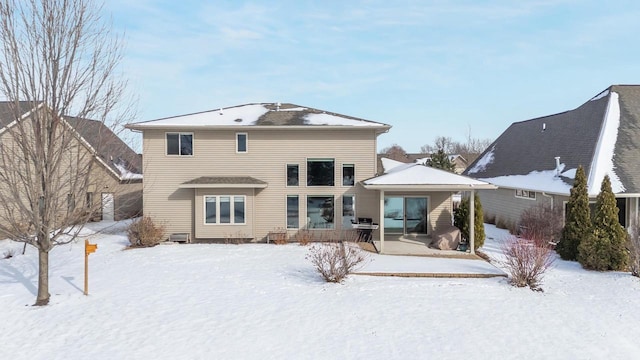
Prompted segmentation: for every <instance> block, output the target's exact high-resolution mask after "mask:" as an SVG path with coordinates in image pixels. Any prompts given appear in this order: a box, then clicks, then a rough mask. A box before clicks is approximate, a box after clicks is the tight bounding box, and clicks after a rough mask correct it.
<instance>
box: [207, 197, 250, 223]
mask: <svg viewBox="0 0 640 360" xmlns="http://www.w3.org/2000/svg"><path fill="white" fill-rule="evenodd" d="M245 202H246V197H245V196H244V195H205V196H204V223H205V224H223V225H226V224H237V225H244V224H245V223H246V219H245Z"/></svg>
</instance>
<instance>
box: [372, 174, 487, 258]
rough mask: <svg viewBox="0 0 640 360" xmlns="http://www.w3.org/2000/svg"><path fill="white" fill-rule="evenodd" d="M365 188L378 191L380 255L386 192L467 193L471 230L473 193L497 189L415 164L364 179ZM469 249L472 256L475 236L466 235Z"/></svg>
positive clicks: (383, 249) (382, 240)
mask: <svg viewBox="0 0 640 360" xmlns="http://www.w3.org/2000/svg"><path fill="white" fill-rule="evenodd" d="M361 183H362V186H364V188H365V189H370V190H378V191H379V194H380V219H381V220H380V228H379V230H380V252H381V253H384V252H385V246H384V235H385V233H384V232H385V231H384V221H383V220H382V219H384V197H385V191H398V192H417V191H443V192H445V191H446V192H457V191H469V192H470V193H471V194H470V195H471V196H470V201H469V208H470V211H469V228H470V229H473V228H474V221H475V214H474V193H475V191H476V190H492V189H497V188H498V187H497V186H495V185H493V184H490V183H487V182H484V181H480V180H475V179H472V178H470V177H467V176H463V175H458V174H454V173H452V172H448V171H445V170H441V169H436V168H432V167H430V166H425V165H422V164H418V163H411V164H401V165H397V166H394V167H392V168H389V169H387V170H386V171H385V173H384V174H382V175H379V176H375V177H372V178H369V179H367V180H363V181H362V182H361ZM469 249H470V252H471V254H474V253H475V251H474V234H473V231H472V232H471V233H470V234H469Z"/></svg>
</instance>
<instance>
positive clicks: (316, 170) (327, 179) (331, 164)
mask: <svg viewBox="0 0 640 360" xmlns="http://www.w3.org/2000/svg"><path fill="white" fill-rule="evenodd" d="M334 184H335V160H334V159H307V186H334Z"/></svg>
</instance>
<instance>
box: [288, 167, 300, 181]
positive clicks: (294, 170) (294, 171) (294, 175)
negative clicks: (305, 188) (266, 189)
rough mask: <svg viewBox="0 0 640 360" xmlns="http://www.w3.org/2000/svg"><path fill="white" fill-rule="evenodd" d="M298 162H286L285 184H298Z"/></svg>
mask: <svg viewBox="0 0 640 360" xmlns="http://www.w3.org/2000/svg"><path fill="white" fill-rule="evenodd" d="M298 174H299V172H298V164H287V186H298V179H299V178H298Z"/></svg>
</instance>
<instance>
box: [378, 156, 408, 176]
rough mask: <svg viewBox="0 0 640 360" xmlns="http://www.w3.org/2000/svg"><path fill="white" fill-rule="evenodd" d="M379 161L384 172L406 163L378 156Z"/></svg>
mask: <svg viewBox="0 0 640 360" xmlns="http://www.w3.org/2000/svg"><path fill="white" fill-rule="evenodd" d="M380 162H382V170H383V171H384V172H385V173H387V172H389V171H391V170H392V169H393V168H396V167H398V166H400V165H406V163H403V162H402V161H398V160H393V159H389V158H385V157H382V158H380Z"/></svg>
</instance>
